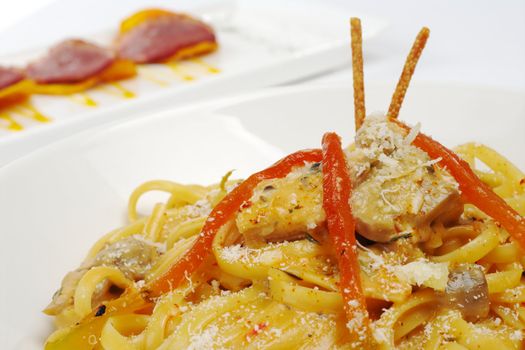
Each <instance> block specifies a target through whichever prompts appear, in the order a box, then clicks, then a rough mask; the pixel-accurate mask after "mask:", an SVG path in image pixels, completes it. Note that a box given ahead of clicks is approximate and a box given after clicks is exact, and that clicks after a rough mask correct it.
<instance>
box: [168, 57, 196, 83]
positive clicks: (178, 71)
mask: <svg viewBox="0 0 525 350" xmlns="http://www.w3.org/2000/svg"><path fill="white" fill-rule="evenodd" d="M166 64H167V65H168V67H170V69H171V71H172V72H173V73H175V75H176V76H177V77H178V78H180V79H182V80H183V81H193V80H195V77H194V76H192V75H190V74H188V73H186V72H185V71H184V69H183V68H182V67H181V66H180V65H179V64H178V63H177V62H166Z"/></svg>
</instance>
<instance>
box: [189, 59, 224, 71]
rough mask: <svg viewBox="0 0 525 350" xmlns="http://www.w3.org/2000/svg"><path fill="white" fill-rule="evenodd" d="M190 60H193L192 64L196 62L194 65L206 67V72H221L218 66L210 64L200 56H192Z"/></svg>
mask: <svg viewBox="0 0 525 350" xmlns="http://www.w3.org/2000/svg"><path fill="white" fill-rule="evenodd" d="M190 61H191V62H193V63H194V64H196V65H198V66H200V67H202V68H204V69H206V71H207V72H208V73H211V74H218V73H220V72H221V70H220V69H219V68H216V67H214V66H212V65H211V64H209V63H208V62H205V61H203V60H201V59H200V58H192V59H190Z"/></svg>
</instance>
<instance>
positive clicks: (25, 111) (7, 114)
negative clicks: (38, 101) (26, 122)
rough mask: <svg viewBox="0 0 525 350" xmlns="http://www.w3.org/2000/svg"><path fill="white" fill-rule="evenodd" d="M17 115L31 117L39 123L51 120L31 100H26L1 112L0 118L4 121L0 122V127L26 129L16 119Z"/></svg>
mask: <svg viewBox="0 0 525 350" xmlns="http://www.w3.org/2000/svg"><path fill="white" fill-rule="evenodd" d="M15 116H21V117H26V118H31V119H32V120H34V121H36V122H39V123H47V122H50V121H51V119H50V118H48V117H46V116H45V115H43V114H42V113H41V112H40V111H39V110H38V109H36V108H35V106H33V105H32V104H30V103H29V102H24V103H21V104H19V105H16V106H12V107H10V108H7V109H5V110H3V111H2V112H0V120H2V121H4V123H0V128H1V129H6V130H9V131H22V130H24V129H25V128H24V126H23V125H22V124H21V123H19V122H18V121H16V120H15V118H14V117H15ZM6 123H7V124H6Z"/></svg>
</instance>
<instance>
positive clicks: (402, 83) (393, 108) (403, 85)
mask: <svg viewBox="0 0 525 350" xmlns="http://www.w3.org/2000/svg"><path fill="white" fill-rule="evenodd" d="M429 34H430V30H429V29H428V28H427V27H423V28H422V29H421V30H420V31H419V34H418V35H417V37H416V40H415V41H414V44H413V45H412V49H410V53H409V54H408V56H407V59H406V61H405V66H404V67H403V72H402V73H401V76H400V77H399V81H398V82H397V86H396V90H395V91H394V94H393V95H392V101H391V102H390V107H388V113H387V115H388V117H389V118H392V119H396V118H397V116H398V115H399V110H400V109H401V104H402V103H403V99H404V98H405V94H406V92H407V89H408V85H409V84H410V79H412V74H414V70H415V69H416V65H417V62H418V60H419V57H420V56H421V53H422V52H423V49H424V48H425V44H426V43H427V39H428V36H429Z"/></svg>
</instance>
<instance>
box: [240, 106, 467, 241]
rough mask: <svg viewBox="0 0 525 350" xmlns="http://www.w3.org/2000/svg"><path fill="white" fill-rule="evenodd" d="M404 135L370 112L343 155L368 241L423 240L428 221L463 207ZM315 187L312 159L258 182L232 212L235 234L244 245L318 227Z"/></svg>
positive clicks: (317, 178)
mask: <svg viewBox="0 0 525 350" xmlns="http://www.w3.org/2000/svg"><path fill="white" fill-rule="evenodd" d="M409 138H410V136H406V135H405V132H404V130H402V129H401V128H400V127H399V126H397V125H395V124H394V123H391V122H389V121H388V120H387V119H386V118H385V117H374V116H372V117H369V118H367V120H366V121H365V123H364V125H363V126H362V127H361V129H360V130H359V132H358V133H357V136H356V143H355V147H353V149H352V150H349V151H348V152H347V160H348V167H349V171H350V176H351V178H352V183H353V195H352V198H351V200H350V205H351V207H352V211H353V214H354V217H355V218H356V226H357V231H358V232H359V233H360V234H361V235H362V236H364V237H366V238H368V239H370V240H372V241H375V242H390V241H393V240H395V239H396V238H400V237H403V236H408V235H410V236H412V237H413V240H414V241H415V242H422V241H426V240H428V239H429V236H430V234H431V230H430V229H429V227H430V225H431V224H432V223H433V222H435V221H436V220H438V219H439V220H440V221H441V222H443V223H444V224H446V223H448V222H451V221H455V220H457V219H458V217H459V216H460V215H461V213H462V211H463V204H462V202H461V200H460V195H459V191H458V184H457V183H456V181H455V180H454V179H453V178H452V177H451V176H450V175H449V174H448V173H447V172H446V171H444V170H443V169H441V168H439V167H437V166H436V165H435V163H436V162H437V160H435V159H430V158H429V156H428V155H427V154H426V153H425V152H423V151H421V150H420V149H418V148H416V147H414V146H412V145H411V140H410V139H409ZM322 187H323V186H322V173H321V171H320V166H319V165H318V164H315V165H314V166H305V167H301V168H299V169H296V170H295V171H293V172H292V173H290V174H289V175H288V176H287V177H285V178H283V179H273V180H266V181H263V182H262V183H260V184H259V185H258V186H257V188H256V190H255V192H254V194H253V196H252V197H251V199H250V201H249V202H247V203H245V205H244V206H243V208H242V209H241V211H240V213H239V214H238V216H237V219H236V223H237V228H238V230H239V232H240V233H241V234H243V235H244V238H245V240H246V241H248V242H257V240H260V241H262V242H264V241H271V240H280V239H288V240H289V239H294V238H299V237H301V235H303V236H304V234H305V232H308V233H311V232H314V233H315V230H319V229H321V228H322V227H324V226H323V222H324V220H325V213H324V211H323V207H322V197H323V194H322V192H323V190H322Z"/></svg>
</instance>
